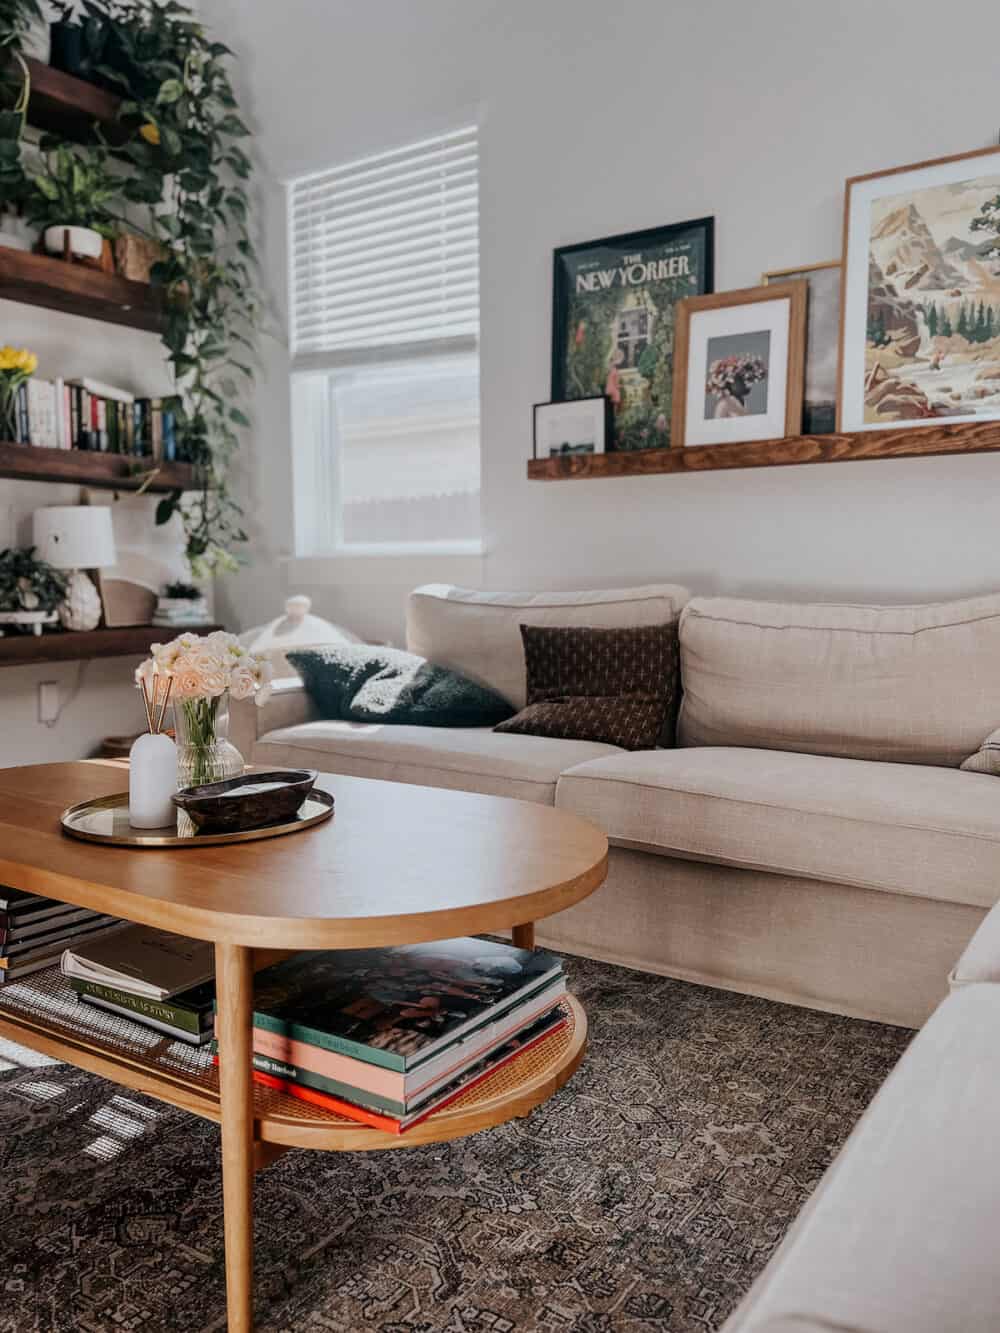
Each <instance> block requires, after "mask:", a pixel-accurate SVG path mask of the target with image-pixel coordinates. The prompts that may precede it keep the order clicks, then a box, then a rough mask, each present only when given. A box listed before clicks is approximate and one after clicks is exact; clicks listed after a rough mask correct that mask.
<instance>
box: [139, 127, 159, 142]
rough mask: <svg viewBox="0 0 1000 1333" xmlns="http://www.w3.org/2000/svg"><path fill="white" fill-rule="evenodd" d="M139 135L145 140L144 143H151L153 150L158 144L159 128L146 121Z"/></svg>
mask: <svg viewBox="0 0 1000 1333" xmlns="http://www.w3.org/2000/svg"><path fill="white" fill-rule="evenodd" d="M139 133H140V134H141V135H142V137H143V138H144V139H145V140H146V142H147V143H151V144H152V145H153V147H154V148H155V147H156V145H157V144H158V143H159V142H160V128H159V126H158V125H154V124H153V122H152V121H148V122H147V123H146V124H145V125H143V127H142V129H141V130H140V131H139Z"/></svg>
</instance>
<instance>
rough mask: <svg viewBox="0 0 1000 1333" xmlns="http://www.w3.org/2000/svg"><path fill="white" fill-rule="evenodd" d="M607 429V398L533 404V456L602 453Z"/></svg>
mask: <svg viewBox="0 0 1000 1333" xmlns="http://www.w3.org/2000/svg"><path fill="white" fill-rule="evenodd" d="M610 430H611V399H610V398H608V397H607V396H605V395H604V394H601V395H599V396H597V397H594V398H574V399H572V400H570V401H569V402H563V403H536V404H535V431H534V440H535V457H536V458H565V457H568V456H571V455H573V454H603V453H604V451H605V449H606V448H607V445H608V436H609V434H610Z"/></svg>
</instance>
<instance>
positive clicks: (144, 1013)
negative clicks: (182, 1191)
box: [62, 926, 215, 1046]
mask: <svg viewBox="0 0 1000 1333" xmlns="http://www.w3.org/2000/svg"><path fill="white" fill-rule="evenodd" d="M214 962H215V957H214V950H213V946H212V945H211V944H207V943H206V942H205V941H204V940H190V939H187V938H186V937H185V936H183V935H174V934H172V933H171V932H169V931H166V930H155V929H153V927H151V926H124V927H123V928H122V929H120V930H117V931H115V933H114V934H113V935H109V936H107V937H105V938H104V939H101V940H87V941H84V942H83V943H82V944H79V945H77V944H74V945H73V947H72V948H71V949H67V950H66V951H65V952H64V953H63V955H62V971H63V975H64V976H65V977H67V978H68V980H69V984H70V986H71V987H72V988H73V990H74V991H76V995H77V999H78V1000H79V1002H80V1003H81V1004H84V1005H91V1006H93V1007H94V1008H96V1009H105V1010H107V1011H108V1012H109V1013H113V1014H118V1015H120V1016H121V1017H123V1018H130V1019H132V1020H133V1021H134V1022H136V1023H141V1024H142V1025H143V1026H144V1027H148V1028H153V1029H154V1030H155V1031H157V1032H161V1033H163V1035H164V1036H168V1037H173V1038H174V1039H175V1040H177V1041H184V1042H187V1043H188V1044H189V1045H191V1046H203V1045H205V1043H206V1042H209V1041H211V1039H212V1035H213V1029H214V1015H213V1007H212V1006H213V1002H214V1000H215V981H214V979H213V978H214V975H215V967H214Z"/></svg>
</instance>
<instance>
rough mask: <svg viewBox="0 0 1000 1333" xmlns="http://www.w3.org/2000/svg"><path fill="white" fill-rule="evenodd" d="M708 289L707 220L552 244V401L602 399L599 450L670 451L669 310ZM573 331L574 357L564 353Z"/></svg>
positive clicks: (711, 269) (711, 246) (711, 227)
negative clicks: (607, 417) (607, 424)
mask: <svg viewBox="0 0 1000 1333" xmlns="http://www.w3.org/2000/svg"><path fill="white" fill-rule="evenodd" d="M650 252H653V253H652V254H651V253H650ZM644 256H645V257H644ZM654 264H655V265H656V266H657V267H656V270H655V272H653V270H652V266H653V265H654ZM714 282H715V218H714V217H704V218H695V219H693V220H691V221H689V222H672V223H669V224H667V225H665V226H661V227H648V228H646V229H645V230H643V231H632V232H622V233H621V234H620V235H617V236H606V237H602V238H599V239H597V240H593V241H579V242H576V243H575V244H573V245H563V246H559V247H558V248H557V249H556V250H554V251H553V255H552V377H551V380H552V401H553V402H564V401H567V400H570V399H576V398H590V397H596V396H601V395H607V396H608V397H609V403H610V411H611V417H612V429H611V431H610V433H609V436H608V441H607V446H606V447H607V449H608V451H622V450H632V449H641V448H669V445H670V423H671V415H672V414H671V405H672V395H673V308H674V306H675V305H676V303H677V301H679V300H681V299H683V297H685V296H704V295H706V294H708V293H709V292H712V291H713V290H714ZM591 311H592V312H593V315H592V317H591V318H590V319H589V320H588V319H587V318H586V316H587V315H588V313H589V312H591ZM615 324H617V325H618V329H617V332H615V331H614V330H613V325H615ZM574 325H575V328H576V334H575V335H574V337H575V348H579V349H580V350H579V352H577V351H576V350H575V349H574V350H572V351H571V349H570V333H571V328H572V327H573V326H574ZM574 358H575V359H577V361H578V363H579V364H578V365H577V366H576V367H575V368H573V369H572V371H571V368H570V363H571V361H572V360H573V359H574ZM640 361H642V362H643V363H644V364H643V369H642V372H639V370H638V366H639V362H640Z"/></svg>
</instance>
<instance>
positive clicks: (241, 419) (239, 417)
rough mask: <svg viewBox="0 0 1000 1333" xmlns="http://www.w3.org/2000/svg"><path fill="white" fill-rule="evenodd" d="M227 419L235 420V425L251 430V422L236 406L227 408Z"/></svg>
mask: <svg viewBox="0 0 1000 1333" xmlns="http://www.w3.org/2000/svg"><path fill="white" fill-rule="evenodd" d="M229 420H230V421H232V422H235V424H236V425H237V426H242V427H243V428H244V429H245V430H251V429H252V428H253V427H252V423H251V421H250V418H249V417H248V416H247V414H246V413H245V412H241V411H240V409H239V408H238V407H231V408H230V409H229Z"/></svg>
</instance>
